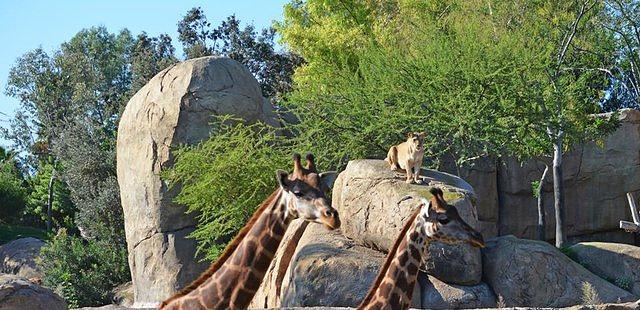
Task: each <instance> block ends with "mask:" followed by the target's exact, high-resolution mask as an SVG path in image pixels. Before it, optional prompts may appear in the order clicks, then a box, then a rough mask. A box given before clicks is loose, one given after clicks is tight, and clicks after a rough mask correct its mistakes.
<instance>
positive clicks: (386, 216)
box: [332, 159, 482, 285]
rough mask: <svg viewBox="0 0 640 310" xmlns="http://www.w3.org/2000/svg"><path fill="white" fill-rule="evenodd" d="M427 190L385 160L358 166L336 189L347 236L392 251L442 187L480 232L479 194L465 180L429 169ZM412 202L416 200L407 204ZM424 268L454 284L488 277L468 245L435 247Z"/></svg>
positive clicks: (425, 173) (340, 178) (355, 163)
mask: <svg viewBox="0 0 640 310" xmlns="http://www.w3.org/2000/svg"><path fill="white" fill-rule="evenodd" d="M421 176H424V177H426V179H425V181H426V183H427V185H416V184H406V183H405V182H404V181H403V179H402V178H401V177H399V176H398V175H397V173H395V172H393V171H390V170H389V168H388V165H387V164H386V163H385V162H384V161H382V160H371V159H368V160H354V161H350V162H349V163H348V165H347V168H346V169H345V170H344V171H343V172H341V173H340V175H339V176H338V179H337V180H336V183H335V184H334V188H333V202H332V203H333V206H334V207H335V208H336V209H337V210H338V212H340V218H341V219H342V226H341V229H342V232H343V233H344V235H345V236H347V237H348V238H350V239H353V240H355V241H356V242H357V243H358V244H361V245H364V246H367V247H370V248H373V249H380V250H383V251H385V252H386V251H388V250H389V248H390V247H391V246H392V245H393V242H394V241H395V239H396V237H397V236H398V233H399V232H400V230H401V229H402V227H403V225H404V223H405V221H406V220H407V219H408V218H409V217H410V216H411V214H412V213H413V211H414V210H415V209H416V208H417V207H418V206H419V204H420V198H426V199H428V198H429V197H431V194H430V193H429V189H430V187H431V186H438V187H440V188H442V190H443V191H444V196H445V199H446V200H447V201H448V202H449V203H450V204H452V205H454V206H456V208H457V209H458V212H459V213H460V215H461V216H462V218H463V219H464V220H465V221H466V222H467V223H468V224H469V225H471V226H472V227H477V224H478V223H477V212H476V209H475V206H474V202H475V200H476V198H475V193H474V191H473V188H472V187H471V186H470V185H469V184H468V183H466V182H465V181H464V180H462V179H460V178H458V177H456V176H453V175H450V174H446V173H442V172H438V171H434V170H427V169H423V170H422V172H421ZM407 196H411V197H412V198H407ZM429 253H430V254H429V255H428V257H427V259H426V260H425V261H424V262H423V268H424V269H425V270H426V271H427V272H428V273H429V274H432V275H434V276H436V277H437V278H439V279H441V280H443V281H446V282H448V283H456V284H465V285H473V284H477V283H479V282H480V280H481V277H482V262H481V255H480V251H479V250H478V249H476V248H473V247H471V246H470V245H467V244H460V245H445V244H441V243H438V242H434V243H432V244H431V245H430V246H429Z"/></svg>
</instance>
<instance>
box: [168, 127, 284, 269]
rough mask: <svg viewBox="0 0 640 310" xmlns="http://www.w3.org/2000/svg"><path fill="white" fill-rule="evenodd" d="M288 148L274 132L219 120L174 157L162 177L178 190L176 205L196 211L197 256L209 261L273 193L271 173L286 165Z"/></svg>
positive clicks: (274, 186)
mask: <svg viewBox="0 0 640 310" xmlns="http://www.w3.org/2000/svg"><path fill="white" fill-rule="evenodd" d="M291 147H292V145H291V142H290V141H289V140H286V139H284V138H283V137H281V136H278V135H277V131H276V130H275V129H274V128H271V127H267V126H266V125H264V124H261V123H258V124H254V125H245V124H243V123H242V122H240V121H239V120H234V119H230V118H228V117H221V118H219V119H218V120H216V121H215V122H214V129H213V131H212V136H211V138H210V139H209V140H207V141H205V142H202V143H200V144H199V145H197V146H193V147H184V148H181V149H179V150H178V151H177V152H176V153H175V164H174V166H173V167H172V168H171V169H170V170H168V171H166V172H164V174H163V177H164V178H165V179H166V180H167V181H168V182H169V184H170V186H172V187H174V186H179V188H180V193H179V194H178V196H177V197H176V200H175V201H176V202H178V203H180V204H184V205H187V206H188V207H189V212H197V213H198V214H199V215H198V221H199V225H198V227H197V229H196V231H195V232H194V233H193V234H192V236H193V237H195V238H196V239H198V241H199V243H198V251H199V252H201V253H205V254H206V256H207V258H209V259H212V260H215V258H216V257H217V256H218V255H219V254H220V251H221V250H222V249H223V248H224V246H225V243H226V242H225V241H228V240H229V238H230V237H233V236H234V235H235V234H236V233H237V232H238V230H239V229H240V228H242V226H244V224H245V222H246V220H247V219H248V218H249V217H250V216H251V215H252V214H253V211H254V210H255V208H257V207H258V206H259V205H260V203H261V202H262V201H263V200H264V199H265V198H266V197H267V196H268V195H269V194H271V192H273V190H274V189H275V188H276V181H275V171H276V170H277V169H287V168H288V167H289V166H290V165H291V159H290V158H291V150H292V148H291Z"/></svg>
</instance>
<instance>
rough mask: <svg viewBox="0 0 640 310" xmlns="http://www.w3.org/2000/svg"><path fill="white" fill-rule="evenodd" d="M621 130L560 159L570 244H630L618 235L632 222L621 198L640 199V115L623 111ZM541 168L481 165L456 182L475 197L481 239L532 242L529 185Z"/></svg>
mask: <svg viewBox="0 0 640 310" xmlns="http://www.w3.org/2000/svg"><path fill="white" fill-rule="evenodd" d="M619 117H620V121H621V124H620V127H619V128H618V129H617V130H616V131H615V132H613V133H612V134H611V135H609V136H608V137H606V138H605V139H604V143H603V144H602V145H601V146H598V144H596V143H593V142H591V143H586V144H584V145H578V146H576V147H574V148H573V150H572V151H571V152H568V153H567V154H565V156H564V157H563V164H564V167H563V177H564V180H565V182H564V184H565V205H566V206H567V208H566V224H567V233H568V235H569V239H570V241H573V242H578V241H607V242H623V243H629V244H633V243H634V242H635V240H634V237H633V234H628V233H625V232H623V231H621V230H619V229H618V221H619V220H621V219H627V220H629V219H630V218H631V216H630V213H629V207H628V206H627V202H626V198H625V194H626V193H627V192H632V193H634V194H635V195H636V196H637V195H638V194H640V111H637V110H630V109H625V110H621V111H620V114H619ZM543 169H544V166H543V165H542V164H540V163H538V162H536V161H533V160H531V161H527V162H526V163H524V164H523V165H521V164H520V163H518V162H517V161H516V160H514V159H508V160H505V161H504V162H503V163H502V164H498V165H496V164H495V163H494V162H493V161H491V160H489V159H486V158H484V159H482V160H480V161H479V162H477V163H476V165H475V166H474V167H471V168H467V169H462V171H461V174H460V176H461V177H462V178H464V179H465V180H467V181H468V182H469V183H470V184H471V185H472V186H473V187H474V189H475V190H476V193H478V204H477V208H478V218H479V220H480V227H481V230H482V232H483V234H484V235H485V237H492V236H496V235H507V234H512V235H515V236H516V237H519V238H529V239H532V238H534V237H535V231H536V222H537V209H536V199H535V198H534V197H533V195H532V190H531V182H532V181H536V180H539V179H540V176H541V175H542V171H543ZM551 180H552V178H551V176H549V177H548V179H547V182H545V186H544V190H545V193H546V195H545V196H546V201H545V205H546V214H547V230H546V232H547V237H549V238H553V237H554V235H553V234H554V227H555V221H554V218H553V201H552V199H553V194H552V183H551Z"/></svg>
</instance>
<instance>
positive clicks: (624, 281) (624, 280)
mask: <svg viewBox="0 0 640 310" xmlns="http://www.w3.org/2000/svg"><path fill="white" fill-rule="evenodd" d="M613 284H615V285H616V286H617V287H619V288H621V289H623V290H625V291H629V290H631V285H632V284H633V281H632V280H631V278H629V277H619V278H617V279H616V280H615V281H614V282H613Z"/></svg>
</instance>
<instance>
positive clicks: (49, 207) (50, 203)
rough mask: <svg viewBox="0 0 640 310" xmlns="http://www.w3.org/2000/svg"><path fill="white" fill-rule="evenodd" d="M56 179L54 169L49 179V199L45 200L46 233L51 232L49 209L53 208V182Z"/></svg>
mask: <svg viewBox="0 0 640 310" xmlns="http://www.w3.org/2000/svg"><path fill="white" fill-rule="evenodd" d="M55 179H56V169H55V168H54V169H53V170H51V178H50V179H49V197H48V199H47V231H51V208H52V207H53V182H54V181H55Z"/></svg>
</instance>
